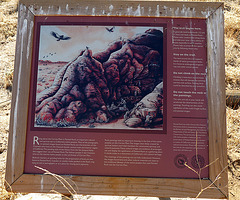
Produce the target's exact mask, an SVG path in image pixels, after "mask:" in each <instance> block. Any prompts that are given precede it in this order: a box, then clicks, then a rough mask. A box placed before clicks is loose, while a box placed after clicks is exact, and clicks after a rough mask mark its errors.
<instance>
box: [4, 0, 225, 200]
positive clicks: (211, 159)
mask: <svg viewBox="0 0 240 200" xmlns="http://www.w3.org/2000/svg"><path fill="white" fill-rule="evenodd" d="M100 5H101V6H100ZM103 5H104V6H103ZM222 9H223V8H222V3H185V4H181V3H178V2H161V5H160V2H145V1H142V2H140V3H139V2H138V3H135V2H131V1H124V2H122V1H121V2H118V1H113V2H111V3H106V2H79V3H77V2H75V1H72V2H70V3H68V4H65V3H59V5H50V4H49V3H48V2H45V1H37V2H31V1H27V0H23V1H21V2H20V4H19V12H20V15H19V27H18V39H17V51H16V62H15V76H14V77H15V82H14V91H13V105H12V112H11V125H10V142H9V143H10V144H9V149H8V161H7V165H8V166H7V175H6V180H7V181H8V183H9V184H10V185H11V187H12V188H13V190H16V191H22V192H25V191H26V192H49V191H50V190H51V189H52V188H53V187H54V188H55V190H57V191H59V192H62V193H68V191H66V189H65V188H64V187H62V186H61V184H60V183H59V184H56V183H55V182H56V181H57V180H56V179H55V178H54V177H49V176H46V175H43V174H44V171H43V170H42V169H44V170H48V171H50V172H51V173H54V174H58V175H68V177H67V178H70V179H72V181H74V184H76V185H77V186H78V187H79V191H78V192H79V193H81V194H108V195H109V194H111V195H121V194H122V193H124V195H138V196H139V195H140V196H158V197H196V196H197V195H198V194H199V192H200V191H201V190H202V189H204V188H206V187H208V186H214V189H212V187H209V189H208V190H205V191H204V192H202V193H201V195H202V197H209V198H225V197H227V176H226V172H225V171H224V169H225V167H226V165H227V160H226V136H225V104H224V103H223V102H225V101H224V100H225V99H224V98H225V92H224V91H225V89H224V55H223V52H224V45H223V16H222V15H223V10H222ZM170 11H171V12H170ZM173 14H174V16H173ZM216 27H218V30H216ZM218 176H221V177H222V179H218V178H217V177H218ZM46 180H47V181H46ZM46 182H47V184H45V183H46ZM89 184H90V185H91V186H90V185H89ZM95 184H96V185H97V187H94V185H95ZM29 185H30V186H29ZM166 185H168V189H166V188H164V187H166ZM143 188H144V190H143ZM148 188H149V189H148ZM153 188H155V189H153ZM210 188H211V189H210Z"/></svg>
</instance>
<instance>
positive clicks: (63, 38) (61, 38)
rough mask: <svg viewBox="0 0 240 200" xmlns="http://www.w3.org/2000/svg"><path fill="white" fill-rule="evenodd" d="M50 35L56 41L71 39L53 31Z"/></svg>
mask: <svg viewBox="0 0 240 200" xmlns="http://www.w3.org/2000/svg"><path fill="white" fill-rule="evenodd" d="M51 35H52V36H53V37H55V38H57V41H60V40H69V39H71V37H68V36H65V35H59V34H58V33H56V32H54V31H52V32H51Z"/></svg>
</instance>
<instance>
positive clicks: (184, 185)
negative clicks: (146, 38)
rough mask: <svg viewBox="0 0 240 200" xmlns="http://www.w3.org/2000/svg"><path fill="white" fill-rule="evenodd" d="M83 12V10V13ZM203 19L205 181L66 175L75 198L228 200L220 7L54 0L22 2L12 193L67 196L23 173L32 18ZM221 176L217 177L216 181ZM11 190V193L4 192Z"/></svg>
mask: <svg viewBox="0 0 240 200" xmlns="http://www.w3.org/2000/svg"><path fill="white" fill-rule="evenodd" d="M86 8H87V9H86ZM107 14H110V15H112V16H119V15H121V16H124V15H125V16H135V17H136V16H139V15H140V14H141V16H147V17H151V16H154V17H156V16H157V17H172V18H203V19H206V21H207V45H208V46H207V53H208V76H207V83H208V85H207V89H208V115H209V121H208V123H209V125H208V127H209V158H210V160H209V162H210V163H212V162H213V163H212V164H210V165H209V173H210V176H209V178H208V179H204V180H196V179H165V178H131V177H129V178H128V177H96V176H66V178H70V179H71V180H72V181H74V182H75V184H77V186H78V190H77V192H78V193H80V194H99V195H101V194H102V195H133V196H156V197H196V196H197V194H198V193H199V192H200V191H201V188H206V187H209V188H208V189H206V190H204V191H203V192H202V193H201V196H200V197H204V198H220V199H224V198H227V197H228V187H227V185H228V179H227V171H226V169H227V153H226V152H227V144H226V113H225V83H224V77H225V69H224V28H223V27H224V18H223V3H220V2H215V3H213V2H212V3H209V2H169V1H168V2H162V1H161V2H160V1H146V0H145V1H128V0H126V1H123V0H121V1H115V0H114V1H111V2H110V1H97V0H96V1H89V0H88V1H77V0H70V1H68V2H67V3H66V1H65V0H59V1H55V2H54V5H53V4H52V3H51V2H50V1H46V0H37V1H36V0H21V1H20V3H19V19H18V33H17V44H16V60H15V71H14V88H13V99H12V110H11V121H10V135H9V144H8V157H7V171H6V181H7V182H8V184H9V185H11V189H12V190H13V191H20V192H49V191H50V190H51V189H52V188H53V187H54V189H55V190H56V191H58V192H60V193H63V194H66V193H69V191H67V190H66V189H65V188H64V187H63V186H62V185H61V184H59V183H58V184H56V182H57V180H56V178H54V177H53V176H48V175H38V174H24V156H25V140H26V128H27V110H28V104H27V102H28V95H29V87H30V70H31V61H32V60H31V59H32V54H31V52H32V43H33V29H34V16H39V15H46V16H47V15H74V16H77V15H102V16H104V15H107ZM220 177H221V178H220ZM8 189H9V190H10V188H9V187H8Z"/></svg>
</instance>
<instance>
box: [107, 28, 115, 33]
mask: <svg viewBox="0 0 240 200" xmlns="http://www.w3.org/2000/svg"><path fill="white" fill-rule="evenodd" d="M114 28H115V27H114V26H113V27H112V28H107V27H106V30H107V31H108V32H110V33H112V32H113V29H114Z"/></svg>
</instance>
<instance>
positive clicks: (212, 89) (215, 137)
mask: <svg viewBox="0 0 240 200" xmlns="http://www.w3.org/2000/svg"><path fill="white" fill-rule="evenodd" d="M223 27H224V17H223V7H220V8H218V9H217V10H216V11H215V12H214V13H213V14H212V15H211V16H210V17H209V18H208V19H207V41H208V48H207V49H208V71H207V74H208V75H207V76H208V128H209V162H210V163H211V162H214V161H215V160H217V161H216V162H214V164H212V165H211V166H209V173H210V180H212V181H214V180H215V179H216V178H217V177H218V176H220V177H221V178H220V179H218V180H217V181H215V184H216V187H217V188H219V190H220V191H221V192H222V193H223V194H224V195H226V196H227V195H228V189H227V185H228V179H227V165H228V163H227V138H226V137H227V135H226V106H225V105H226V103H225V102H226V94H225V61H224V55H225V54H224V29H223Z"/></svg>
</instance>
